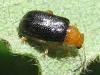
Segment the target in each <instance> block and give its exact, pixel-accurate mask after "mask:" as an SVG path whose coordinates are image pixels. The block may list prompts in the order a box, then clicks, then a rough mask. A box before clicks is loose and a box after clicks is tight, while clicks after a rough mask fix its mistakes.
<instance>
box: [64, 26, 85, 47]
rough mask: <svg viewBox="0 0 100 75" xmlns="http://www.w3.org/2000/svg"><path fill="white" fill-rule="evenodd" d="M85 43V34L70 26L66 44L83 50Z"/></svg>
mask: <svg viewBox="0 0 100 75" xmlns="http://www.w3.org/2000/svg"><path fill="white" fill-rule="evenodd" d="M83 42H84V34H82V33H80V32H79V30H78V28H77V27H75V26H69V28H68V29H67V31H66V36H65V39H64V44H66V45H74V46H76V47H77V48H81V47H82V44H83Z"/></svg>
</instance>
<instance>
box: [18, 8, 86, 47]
mask: <svg viewBox="0 0 100 75" xmlns="http://www.w3.org/2000/svg"><path fill="white" fill-rule="evenodd" d="M19 31H20V32H21V33H22V34H23V36H26V37H35V38H38V39H40V40H44V41H52V42H59V43H63V44H66V45H75V46H76V47H77V48H80V47H81V46H82V44H83V41H84V36H83V34H82V33H80V32H79V30H78V29H77V28H76V27H75V26H70V22H69V20H68V19H67V18H64V17H60V16H56V15H54V14H51V13H49V12H44V11H37V10H34V11H30V12H28V13H26V14H25V15H24V16H23V18H22V20H21V22H20V25H19Z"/></svg>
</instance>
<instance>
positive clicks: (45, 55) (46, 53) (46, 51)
mask: <svg viewBox="0 0 100 75" xmlns="http://www.w3.org/2000/svg"><path fill="white" fill-rule="evenodd" d="M47 55H48V49H46V50H45V52H44V55H43V56H44V58H46V57H47Z"/></svg>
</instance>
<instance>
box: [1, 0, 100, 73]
mask: <svg viewBox="0 0 100 75" xmlns="http://www.w3.org/2000/svg"><path fill="white" fill-rule="evenodd" d="M99 8H100V2H99V0H17V1H16V0H1V1H0V38H2V39H4V40H6V41H8V42H9V44H10V45H11V49H10V52H11V53H12V54H19V55H27V56H31V57H33V58H34V57H36V59H37V60H38V61H39V64H40V69H41V73H42V75H78V74H79V73H80V71H81V68H79V67H80V66H82V68H83V67H86V65H87V64H88V63H89V62H90V61H91V60H92V61H93V60H94V59H95V58H96V56H97V55H99V54H100V25H99V24H100V21H99V20H100V16H99V15H100V13H99V12H100V10H99ZM31 10H43V11H47V10H52V11H53V13H54V14H56V15H59V16H63V17H66V18H68V19H70V21H71V24H74V23H76V24H77V27H78V28H79V30H80V31H81V32H82V33H84V36H85V39H84V46H83V48H81V49H79V50H78V52H77V53H78V54H77V55H76V56H72V55H70V56H66V57H64V58H60V59H58V57H54V58H53V57H51V56H47V58H46V59H45V58H44V57H43V54H44V52H40V51H39V49H36V48H35V47H34V46H30V45H29V44H28V43H26V44H22V43H21V39H20V38H19V37H18V31H17V28H18V26H19V22H20V20H21V19H22V17H23V15H24V14H25V13H26V12H28V11H31ZM0 46H2V48H3V45H1V44H0ZM0 48H1V47H0ZM4 49H5V48H4ZM84 51H85V55H84ZM0 52H1V51H0ZM71 53H74V51H73V50H72V52H71ZM67 54H68V53H67ZM58 56H59V55H58ZM84 56H85V57H86V58H85V57H84ZM84 61H85V63H84V64H85V65H82V63H83V62H84ZM78 68H79V69H78ZM76 69H77V70H76ZM74 70H76V71H74Z"/></svg>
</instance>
